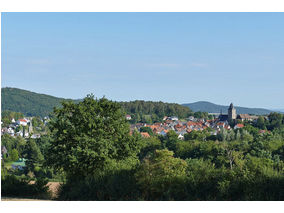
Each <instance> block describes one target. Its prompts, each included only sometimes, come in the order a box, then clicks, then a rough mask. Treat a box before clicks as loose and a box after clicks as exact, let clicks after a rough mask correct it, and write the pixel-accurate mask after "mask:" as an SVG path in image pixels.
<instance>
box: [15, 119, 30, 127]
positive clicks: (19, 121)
mask: <svg viewBox="0 0 284 213" xmlns="http://www.w3.org/2000/svg"><path fill="white" fill-rule="evenodd" d="M17 124H18V125H22V126H27V125H28V120H26V119H19V120H17Z"/></svg>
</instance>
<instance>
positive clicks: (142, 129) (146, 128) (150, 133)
mask: <svg viewBox="0 0 284 213" xmlns="http://www.w3.org/2000/svg"><path fill="white" fill-rule="evenodd" d="M140 132H148V133H149V135H151V136H153V135H154V133H153V130H152V129H151V128H150V127H145V126H142V127H141V128H140Z"/></svg>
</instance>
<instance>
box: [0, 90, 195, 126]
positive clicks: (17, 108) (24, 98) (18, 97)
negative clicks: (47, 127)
mask: <svg viewBox="0 0 284 213" xmlns="http://www.w3.org/2000/svg"><path fill="white" fill-rule="evenodd" d="M1 92H2V102H1V106H2V111H5V110H10V111H14V112H21V113H23V114H24V115H26V116H40V117H44V116H47V115H49V113H50V112H52V111H53V107H59V106H60V105H61V102H62V101H64V100H71V99H64V98H57V97H54V96H50V95H44V94H39V93H35V92H30V91H27V90H22V89H17V88H2V90H1ZM73 101H75V102H78V101H80V100H73ZM120 104H121V105H122V107H123V108H124V109H125V111H126V113H127V114H130V115H131V116H132V117H133V119H132V121H133V122H134V121H135V122H136V121H137V122H140V121H145V122H146V121H149V122H151V121H152V120H153V121H160V120H161V119H162V118H163V116H165V115H168V116H173V115H175V116H178V117H180V118H185V117H187V116H189V115H190V113H191V110H190V109H189V108H188V107H185V106H182V105H179V104H172V103H163V102H152V101H131V102H120Z"/></svg>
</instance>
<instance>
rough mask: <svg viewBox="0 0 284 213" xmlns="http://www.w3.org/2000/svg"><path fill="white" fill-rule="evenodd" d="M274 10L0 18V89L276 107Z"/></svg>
mask: <svg viewBox="0 0 284 213" xmlns="http://www.w3.org/2000/svg"><path fill="white" fill-rule="evenodd" d="M283 18H284V14H283V13H2V19H1V20H2V76H1V77H2V80H1V84H2V85H1V87H15V88H20V89H25V90H29V91H32V92H36V93H42V94H47V95H52V96H56V97H62V98H72V99H81V98H83V97H85V96H86V95H87V94H90V93H93V94H95V95H96V96H97V97H102V96H103V95H105V96H106V97H107V98H108V99H111V100H116V101H131V100H147V101H163V102H170V103H179V104H184V103H193V102H197V101H208V102H212V103H215V104H220V105H229V103H231V102H233V103H234V104H235V105H236V106H242V107H250V108H266V109H283V108H284V99H283V98H281V97H283V93H284V84H283V82H282V80H283V77H284V72H283V65H284V61H283V58H284V22H283V21H282V20H283Z"/></svg>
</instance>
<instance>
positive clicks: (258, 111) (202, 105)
mask: <svg viewBox="0 0 284 213" xmlns="http://www.w3.org/2000/svg"><path fill="white" fill-rule="evenodd" d="M229 104H230V103H228V106H224V105H217V104H213V103H210V102H207V101H198V102H195V103H189V104H182V105H183V106H187V107H189V108H190V109H191V110H192V111H194V112H197V111H201V112H208V113H220V112H222V113H224V114H227V112H228V107H229ZM235 108H236V110H237V113H238V114H255V115H266V114H269V113H271V112H273V111H272V110H268V109H262V108H247V107H238V106H235Z"/></svg>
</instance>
